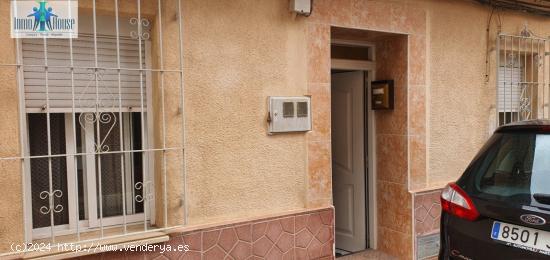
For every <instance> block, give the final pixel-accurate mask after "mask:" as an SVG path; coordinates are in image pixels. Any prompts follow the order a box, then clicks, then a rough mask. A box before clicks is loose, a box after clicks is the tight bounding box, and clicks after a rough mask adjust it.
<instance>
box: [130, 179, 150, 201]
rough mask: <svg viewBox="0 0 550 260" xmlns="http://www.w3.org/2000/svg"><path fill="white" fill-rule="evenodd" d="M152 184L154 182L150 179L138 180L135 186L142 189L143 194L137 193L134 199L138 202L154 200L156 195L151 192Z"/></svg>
mask: <svg viewBox="0 0 550 260" xmlns="http://www.w3.org/2000/svg"><path fill="white" fill-rule="evenodd" d="M151 185H152V183H151V182H150V181H146V182H136V184H135V185H134V188H135V189H136V190H141V191H142V194H141V195H140V194H138V195H136V196H135V198H134V200H135V201H136V202H144V201H145V200H152V199H153V197H154V194H153V193H152V192H151Z"/></svg>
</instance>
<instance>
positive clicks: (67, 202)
mask: <svg viewBox="0 0 550 260" xmlns="http://www.w3.org/2000/svg"><path fill="white" fill-rule="evenodd" d="M110 1H111V2H110V3H109V1H99V2H98V3H96V0H88V1H79V7H80V10H79V13H80V14H79V17H80V19H79V23H80V25H79V32H80V35H79V37H78V38H77V39H47V38H43V39H22V40H17V41H16V46H17V58H16V63H15V64H12V63H5V62H4V63H2V64H0V65H1V66H2V67H4V68H6V67H8V68H9V67H12V68H14V69H16V71H17V79H18V85H19V93H20V118H21V125H20V128H21V140H22V142H21V143H22V145H21V146H22V147H21V148H22V149H21V154H20V155H14V156H6V157H1V158H0V161H8V160H20V161H21V165H22V168H23V169H24V170H23V171H22V173H21V174H22V175H23V183H24V187H23V193H24V201H23V203H24V206H25V207H24V208H25V224H26V232H25V238H26V241H27V242H31V241H33V240H34V241H36V240H46V241H53V242H55V241H56V238H58V237H60V236H62V237H63V241H67V240H70V241H89V240H96V239H104V238H107V237H115V236H124V235H127V234H137V233H143V232H150V231H158V230H163V229H166V228H172V227H174V226H179V225H182V224H184V223H185V221H186V220H185V214H186V212H187V211H186V210H185V206H186V203H185V197H184V194H185V183H186V182H185V172H184V168H185V167H184V166H185V165H184V157H183V156H184V154H183V153H184V147H183V144H184V137H185V136H184V111H183V108H184V104H183V102H184V97H183V94H184V92H183V89H184V85H183V43H182V40H183V27H182V26H183V25H182V23H183V21H182V17H181V12H180V10H182V9H181V7H182V6H181V4H182V3H181V0H133V1H130V0H129V1H122V0H120V1H119V0H110ZM99 14H101V15H99ZM174 183H176V184H177V185H174ZM168 185H170V189H168V187H167V186H168ZM169 203H170V204H169Z"/></svg>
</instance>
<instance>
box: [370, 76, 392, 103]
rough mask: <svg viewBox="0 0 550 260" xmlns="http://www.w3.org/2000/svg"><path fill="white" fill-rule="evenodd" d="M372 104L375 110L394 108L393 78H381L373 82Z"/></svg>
mask: <svg viewBox="0 0 550 260" xmlns="http://www.w3.org/2000/svg"><path fill="white" fill-rule="evenodd" d="M371 91H372V92H371V104H372V109H373V110H388V109H393V99H394V94H393V80H379V81H373V82H372V83H371Z"/></svg>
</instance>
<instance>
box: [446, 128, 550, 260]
mask: <svg viewBox="0 0 550 260" xmlns="http://www.w3.org/2000/svg"><path fill="white" fill-rule="evenodd" d="M441 207H442V215H441V230H440V231H441V244H440V245H441V250H440V253H439V259H550V121H545V120H531V121H523V122H518V123H513V124H509V125H505V126H502V127H500V128H499V129H497V130H496V131H495V133H494V134H493V136H492V137H491V138H490V139H489V141H487V143H486V144H485V146H484V147H483V148H482V149H481V151H480V152H479V153H478V154H477V155H476V157H475V158H474V159H473V160H472V162H471V163H470V165H469V166H468V168H467V169H466V171H465V172H464V174H463V175H462V176H461V177H460V179H459V180H458V181H457V182H456V183H450V184H449V185H447V186H446V187H445V188H444V189H443V192H442V194H441Z"/></svg>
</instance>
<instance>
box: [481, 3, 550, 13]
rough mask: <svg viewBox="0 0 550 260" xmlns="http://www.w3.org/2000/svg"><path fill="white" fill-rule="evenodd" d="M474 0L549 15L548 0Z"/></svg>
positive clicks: (502, 8)
mask: <svg viewBox="0 0 550 260" xmlns="http://www.w3.org/2000/svg"><path fill="white" fill-rule="evenodd" d="M474 1H476V2H479V3H482V4H485V5H489V6H492V7H494V8H499V9H501V10H504V9H509V10H514V11H521V12H527V13H532V14H535V15H542V16H548V17H550V1H549V0H474Z"/></svg>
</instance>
